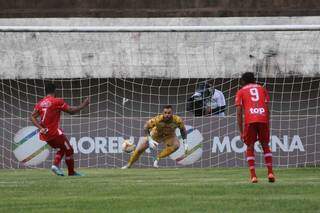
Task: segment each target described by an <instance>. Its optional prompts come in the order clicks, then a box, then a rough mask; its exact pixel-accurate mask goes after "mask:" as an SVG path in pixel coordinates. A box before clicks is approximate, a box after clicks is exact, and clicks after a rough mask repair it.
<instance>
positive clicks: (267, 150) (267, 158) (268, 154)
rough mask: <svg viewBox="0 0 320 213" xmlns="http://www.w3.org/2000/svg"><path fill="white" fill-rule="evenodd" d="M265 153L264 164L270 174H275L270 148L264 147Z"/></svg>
mask: <svg viewBox="0 0 320 213" xmlns="http://www.w3.org/2000/svg"><path fill="white" fill-rule="evenodd" d="M262 148H263V152H264V162H265V165H266V167H267V168H268V174H270V173H273V171H272V153H271V151H270V148H269V146H264V147H262Z"/></svg>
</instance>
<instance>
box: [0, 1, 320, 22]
mask: <svg viewBox="0 0 320 213" xmlns="http://www.w3.org/2000/svg"><path fill="white" fill-rule="evenodd" d="M319 14H320V2H319V1H318V0H272V1H271V0H259V1H257V0H187V1H186V0H122V1H119V0H108V1H100V0H81V1H79V0H55V1H52V0H41V1H39V0H15V1H8V0H1V1H0V17H2V18H16V17H233V16H248V17H252V16H312V15H319Z"/></svg>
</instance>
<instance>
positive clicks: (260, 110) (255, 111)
mask: <svg viewBox="0 0 320 213" xmlns="http://www.w3.org/2000/svg"><path fill="white" fill-rule="evenodd" d="M249 110H250V113H251V114H258V115H261V114H264V113H265V112H266V111H265V109H264V108H250V109H249Z"/></svg>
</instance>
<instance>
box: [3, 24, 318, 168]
mask: <svg viewBox="0 0 320 213" xmlns="http://www.w3.org/2000/svg"><path fill="white" fill-rule="evenodd" d="M0 31H1V32H0V38H1V39H0V46H1V51H0V57H1V63H0V168H26V167H36V168H43V167H45V168H47V167H49V166H50V165H51V161H52V157H53V152H52V150H50V149H49V148H48V146H46V144H45V143H44V142H41V141H39V139H38V132H37V130H36V128H35V127H33V126H32V123H31V122H30V119H29V117H30V114H31V112H32V110H33V107H34V105H35V104H36V102H37V101H39V100H40V99H41V98H42V97H43V96H44V85H45V83H46V82H53V83H55V84H56V86H57V88H58V96H59V97H61V98H64V99H65V101H66V102H67V103H69V104H70V105H78V104H79V103H80V102H81V101H82V100H83V99H84V97H90V100H91V104H90V106H89V108H88V109H86V110H84V111H82V112H81V113H80V114H78V115H74V116H69V115H66V114H64V115H63V117H62V121H61V122H62V123H61V124H62V125H61V127H62V129H64V131H65V134H66V135H67V136H68V138H69V139H70V143H71V144H72V146H73V148H74V151H75V153H76V154H75V160H76V161H75V164H76V167H103V168H118V167H121V166H123V165H125V164H126V162H127V160H128V158H129V155H128V154H127V153H123V152H122V150H121V144H122V142H123V141H124V140H125V139H130V140H131V141H133V142H134V143H135V144H137V143H138V142H139V140H141V137H143V136H144V133H143V125H144V122H145V121H146V120H148V119H149V118H150V117H153V116H155V115H157V114H158V113H160V112H161V109H162V106H163V105H166V104H171V105H172V106H173V108H174V111H175V113H176V114H178V115H180V116H182V118H183V119H184V121H185V124H186V125H187V130H188V144H189V148H190V149H191V151H190V153H189V154H188V156H184V157H181V156H182V155H183V150H182V148H180V149H179V150H178V151H177V152H176V153H174V154H172V155H171V156H170V157H168V158H166V159H164V160H163V161H161V162H160V166H162V167H200V168H208V167H243V166H246V165H247V163H246V161H245V158H244V151H245V149H246V147H245V145H244V144H243V143H242V142H241V141H240V137H239V132H238V130H237V124H236V118H235V105H234V99H235V94H236V91H237V90H238V89H239V88H240V85H239V77H240V75H241V73H243V72H246V71H252V72H254V73H255V75H256V77H257V80H258V82H259V83H261V84H263V85H264V86H265V87H266V88H267V89H268V91H269V93H270V96H271V143H270V146H271V148H272V152H273V159H274V165H275V166H276V167H300V166H303V167H305V166H317V165H319V162H320V131H319V129H320V117H319V115H320V108H319V107H320V77H319V73H320V70H319V69H320V68H319V66H320V60H319V57H320V52H319V49H320V39H319V35H320V26H318V25H311V26H310V25H308V26H300V25H298V26H220V27H219V26H218V27H214V26H194V27H193V26H189V27H174V26H173V27H28V26H25V27H10V26H9V27H0ZM217 91H221V92H222V94H223V96H224V100H225V111H224V115H223V114H221V115H219V114H216V115H213V114H211V115H205V114H201V113H200V114H196V113H197V111H199V110H200V111H202V110H203V109H204V108H206V107H209V108H211V110H214V109H215V108H216V107H218V105H219V104H218V103H216V102H215V101H213V100H212V99H211V96H212V95H214V93H216V92H217ZM195 94H200V95H198V96H197V97H198V99H196V100H195V99H192V98H194V97H195V96H194V95H195ZM216 94H217V93H216ZM177 134H178V133H177ZM178 137H179V134H178ZM161 148H162V147H161V146H160V147H159V149H161ZM255 148H256V151H257V155H256V156H257V157H256V160H257V162H256V163H257V165H260V166H263V162H264V161H263V155H262V154H261V155H260V154H259V153H261V148H260V147H259V144H258V143H257V144H256V147H255ZM158 151H159V150H147V152H146V153H145V154H143V156H142V157H141V159H140V160H139V161H138V162H137V163H136V164H135V166H136V167H149V166H151V165H152V162H153V158H154V157H155V156H156V153H157V152H158Z"/></svg>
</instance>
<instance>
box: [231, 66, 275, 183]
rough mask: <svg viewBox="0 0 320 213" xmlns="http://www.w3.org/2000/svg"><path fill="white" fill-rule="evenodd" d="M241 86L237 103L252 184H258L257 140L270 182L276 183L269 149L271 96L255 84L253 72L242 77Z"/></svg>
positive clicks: (239, 125) (238, 118) (237, 95)
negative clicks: (256, 170) (256, 166)
mask: <svg viewBox="0 0 320 213" xmlns="http://www.w3.org/2000/svg"><path fill="white" fill-rule="evenodd" d="M241 84H242V86H243V87H242V88H241V89H240V90H239V91H238V92H237V94H236V101H235V102H236V107H237V121H238V127H239V130H240V134H241V139H242V141H243V142H244V143H245V144H246V145H247V151H246V156H247V161H248V165H249V169H250V175H251V182H252V183H257V182H258V179H257V175H256V172H255V165H254V164H255V157H254V144H255V142H256V141H257V140H259V142H260V144H261V146H262V149H263V152H264V159H265V165H266V166H267V168H268V179H269V182H274V181H275V177H274V174H273V171H272V153H271V151H270V148H269V141H270V128H269V119H270V114H269V108H268V103H269V101H270V98H269V94H268V92H267V90H266V89H265V88H264V87H262V86H261V85H259V84H257V83H255V77H254V74H253V73H252V72H246V73H244V74H243V75H242V77H241ZM243 115H244V122H243Z"/></svg>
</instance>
